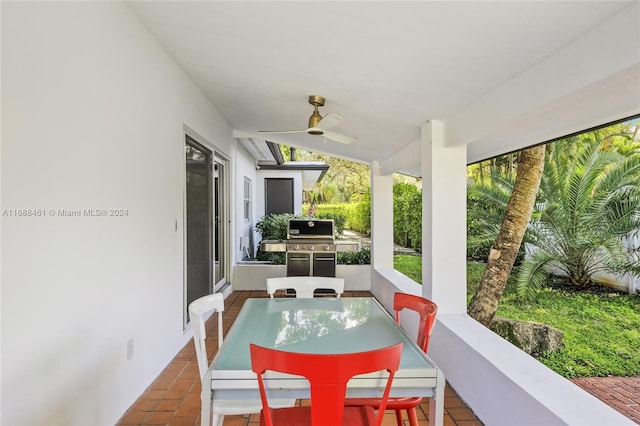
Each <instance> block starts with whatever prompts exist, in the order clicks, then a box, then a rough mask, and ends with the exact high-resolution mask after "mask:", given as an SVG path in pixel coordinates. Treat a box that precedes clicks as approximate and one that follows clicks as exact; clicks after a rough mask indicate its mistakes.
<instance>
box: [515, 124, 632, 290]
mask: <svg viewBox="0 0 640 426" xmlns="http://www.w3.org/2000/svg"><path fill="white" fill-rule="evenodd" d="M609 136H611V134H608V135H606V134H604V133H602V132H592V133H591V134H589V135H587V136H585V137H581V138H579V139H578V140H577V141H576V142H577V143H574V144H572V145H571V148H572V149H571V150H570V151H569V152H568V151H567V150H564V149H557V148H558V147H557V146H556V149H552V150H551V152H550V153H549V155H547V159H546V161H545V163H546V164H545V172H544V175H543V178H542V182H541V185H540V192H541V193H540V199H541V200H542V202H541V203H539V205H538V206H537V209H536V210H537V213H536V214H534V220H533V221H532V222H531V224H530V226H529V234H528V236H527V240H528V242H530V243H531V245H532V246H533V250H531V251H530V253H529V256H527V258H526V259H525V261H524V262H523V264H522V267H521V268H520V273H519V275H518V293H519V294H520V295H521V296H532V295H533V294H534V293H535V291H536V290H538V289H539V288H541V287H542V286H544V285H545V283H546V282H547V279H548V275H549V274H550V273H552V272H554V273H558V272H559V273H560V274H563V275H566V276H568V277H569V280H570V281H571V283H572V284H574V285H576V286H585V285H586V284H588V283H590V282H591V281H592V279H593V276H594V274H595V273H597V272H602V271H609V272H610V271H612V270H614V269H615V268H612V265H620V264H623V263H624V262H625V261H626V260H627V250H626V248H625V247H624V245H623V243H622V241H623V238H624V237H625V236H627V235H628V234H630V233H631V232H634V231H637V229H638V228H640V189H639V186H640V155H637V154H631V155H628V156H623V155H621V154H619V153H618V152H617V150H614V149H607V148H608V147H609V146H610V143H609V141H608V139H609Z"/></svg>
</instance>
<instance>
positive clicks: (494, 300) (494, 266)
mask: <svg viewBox="0 0 640 426" xmlns="http://www.w3.org/2000/svg"><path fill="white" fill-rule="evenodd" d="M544 152H545V147H544V145H539V146H537V147H533V148H528V149H525V150H522V152H521V154H520V159H519V161H518V171H517V174H516V181H515V183H514V185H513V192H512V193H511V197H510V198H509V202H508V203H507V208H506V210H505V215H504V219H503V220H502V225H501V227H500V232H499V233H498V236H497V238H496V242H495V244H494V245H493V247H491V251H490V253H489V260H488V262H487V268H486V269H485V271H484V274H483V275H482V279H481V280H480V284H479V285H478V290H477V291H476V294H475V295H474V296H473V298H472V299H471V303H470V304H469V308H468V312H469V315H470V316H471V317H472V318H474V319H476V320H477V321H478V322H480V323H481V324H483V325H485V326H486V327H488V326H489V324H490V323H491V320H492V319H493V316H494V315H495V313H496V310H497V309H498V303H499V302H500V298H501V297H502V292H503V291H504V287H505V285H506V284H507V278H509V274H510V273H511V269H512V268H513V263H514V262H515V260H516V257H517V255H518V250H519V249H520V245H521V244H522V239H523V237H524V233H525V231H526V229H527V225H528V224H529V220H530V219H531V213H532V211H533V206H534V203H535V200H536V196H537V194H538V189H539V188H540V180H541V179H542V171H543V169H544Z"/></svg>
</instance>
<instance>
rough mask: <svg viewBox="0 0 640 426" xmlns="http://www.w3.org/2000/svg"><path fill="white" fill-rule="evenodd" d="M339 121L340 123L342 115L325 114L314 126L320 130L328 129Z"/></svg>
mask: <svg viewBox="0 0 640 426" xmlns="http://www.w3.org/2000/svg"><path fill="white" fill-rule="evenodd" d="M340 123H342V117H340V116H339V115H338V114H327V115H325V116H324V118H323V119H322V120H320V121H319V122H318V124H316V127H318V128H319V129H322V130H328V129H330V128H332V127H335V126H337V125H338V124H340Z"/></svg>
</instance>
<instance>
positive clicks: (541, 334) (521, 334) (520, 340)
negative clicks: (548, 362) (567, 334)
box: [490, 317, 564, 357]
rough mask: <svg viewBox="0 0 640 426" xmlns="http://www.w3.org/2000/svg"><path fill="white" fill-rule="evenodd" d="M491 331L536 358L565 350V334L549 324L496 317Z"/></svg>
mask: <svg viewBox="0 0 640 426" xmlns="http://www.w3.org/2000/svg"><path fill="white" fill-rule="evenodd" d="M490 329H491V330H492V331H493V332H494V333H496V334H498V335H500V336H501V337H502V338H503V339H505V340H507V341H509V342H511V343H512V344H514V345H516V346H517V347H519V348H520V349H522V350H523V351H525V352H526V353H528V354H529V355H532V356H534V357H537V356H540V355H542V354H543V353H545V352H553V351H557V350H559V349H562V348H564V343H563V341H562V339H563V337H564V333H563V332H562V331H561V330H558V329H557V328H555V327H551V326H550V325H547V324H542V323H538V322H530V321H516V320H512V319H507V318H499V317H495V318H494V319H493V321H492V322H491V327H490Z"/></svg>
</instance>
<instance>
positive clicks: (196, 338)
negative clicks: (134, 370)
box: [189, 293, 296, 426]
mask: <svg viewBox="0 0 640 426" xmlns="http://www.w3.org/2000/svg"><path fill="white" fill-rule="evenodd" d="M210 311H214V313H215V312H216V311H217V312H218V349H220V346H222V312H223V311H224V298H223V297H222V294H220V293H216V294H209V295H207V296H203V297H201V298H199V299H196V300H194V301H193V302H191V304H190V305H189V316H190V318H191V327H192V328H193V343H194V344H195V346H196V357H197V358H198V369H199V370H200V381H201V384H202V394H201V395H202V416H201V426H209V423H208V419H209V418H211V417H212V422H211V424H213V425H214V426H222V423H223V421H224V416H225V415H230V416H231V415H243V414H256V413H260V410H261V409H262V401H260V399H214V398H212V394H211V382H210V380H211V375H210V373H209V374H207V373H208V371H209V358H208V357H207V345H206V343H205V339H206V337H207V335H206V331H205V326H204V318H203V315H204V314H206V313H207V312H210ZM248 350H249V347H247V351H248ZM295 402H296V400H295V399H278V400H275V401H274V404H276V405H277V406H278V407H280V408H284V407H293V406H294V405H295ZM212 409H213V416H212V415H211V412H212V411H211V410H212Z"/></svg>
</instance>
